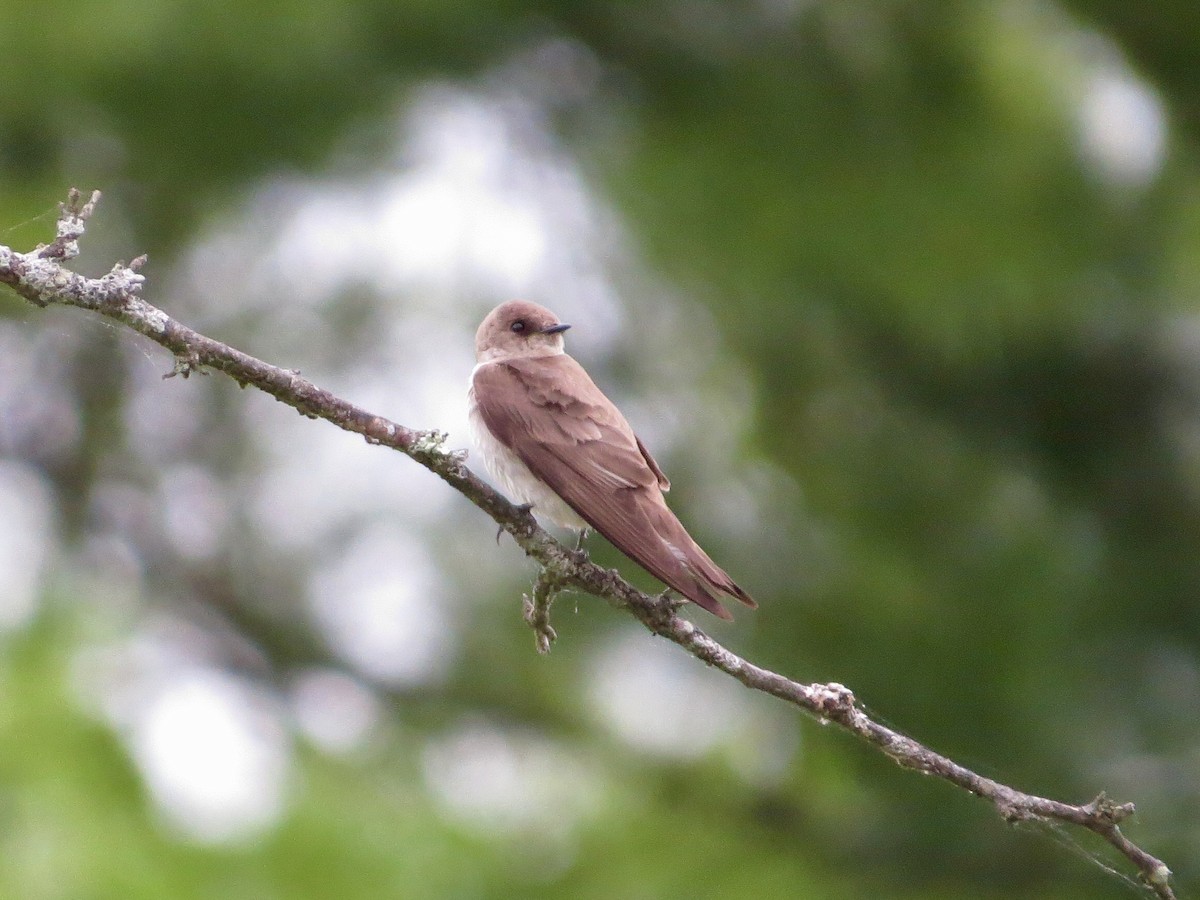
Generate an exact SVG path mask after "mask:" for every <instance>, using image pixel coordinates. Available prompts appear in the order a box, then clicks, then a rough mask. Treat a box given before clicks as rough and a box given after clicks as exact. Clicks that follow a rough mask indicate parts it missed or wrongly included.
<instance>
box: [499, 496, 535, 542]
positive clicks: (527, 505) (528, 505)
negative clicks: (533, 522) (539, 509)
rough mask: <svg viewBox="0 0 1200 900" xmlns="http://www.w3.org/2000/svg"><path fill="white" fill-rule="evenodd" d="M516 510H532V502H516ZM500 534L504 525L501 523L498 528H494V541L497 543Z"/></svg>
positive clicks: (524, 511)
mask: <svg viewBox="0 0 1200 900" xmlns="http://www.w3.org/2000/svg"><path fill="white" fill-rule="evenodd" d="M516 510H517V512H519V513H527V512H531V511H532V510H533V504H532V503H518V504H517V506H516ZM502 534H504V526H503V525H501V526H500V527H499V528H497V529H496V543H497V544H499V543H500V535H502Z"/></svg>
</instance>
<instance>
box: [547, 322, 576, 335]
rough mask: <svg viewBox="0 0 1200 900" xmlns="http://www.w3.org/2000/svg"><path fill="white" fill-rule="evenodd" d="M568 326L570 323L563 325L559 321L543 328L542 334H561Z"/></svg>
mask: <svg viewBox="0 0 1200 900" xmlns="http://www.w3.org/2000/svg"><path fill="white" fill-rule="evenodd" d="M570 327H571V326H570V325H563V324H561V323H560V324H558V325H551V326H550V327H549V328H543V329H542V334H562V333H563V332H564V331H566V330H567V329H568V328H570Z"/></svg>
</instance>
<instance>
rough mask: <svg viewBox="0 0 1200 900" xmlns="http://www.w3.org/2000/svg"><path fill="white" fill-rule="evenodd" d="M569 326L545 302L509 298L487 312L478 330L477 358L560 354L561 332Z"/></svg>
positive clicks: (480, 360)
mask: <svg viewBox="0 0 1200 900" xmlns="http://www.w3.org/2000/svg"><path fill="white" fill-rule="evenodd" d="M570 327H571V326H570V325H564V324H563V323H561V322H559V321H558V316H556V315H555V314H554V313H552V312H550V310H548V309H546V307H544V306H538V305H537V304H536V303H530V302H529V301H528V300H509V301H508V302H507V303H501V304H500V305H499V306H497V307H496V308H495V309H493V310H492V311H491V312H490V313H488V315H487V318H486V319H484V320H483V323H482V324H481V325H480V326H479V330H478V331H477V332H475V359H476V361H477V362H481V363H482V362H491V361H493V360H497V359H512V358H514V357H518V358H519V357H531V356H557V355H558V354H559V353H562V352H563V335H562V333H563V332H564V331H566V330H567V329H568V328H570Z"/></svg>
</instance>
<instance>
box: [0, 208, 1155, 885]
mask: <svg viewBox="0 0 1200 900" xmlns="http://www.w3.org/2000/svg"><path fill="white" fill-rule="evenodd" d="M99 198H100V194H99V192H98V191H97V192H94V193H93V194H92V195H91V199H90V200H89V201H88V202H87V203H86V204H81V203H80V200H81V199H82V197H81V195H80V194H79V192H78V191H75V190H72V192H71V195H70V197H69V198H68V201H67V203H65V204H63V207H62V216H61V218H60V220H59V224H58V235H57V237H56V238H55V240H54V242H53V243H51V244H49V245H48V246H45V247H41V248H39V249H37V250H35V251H33V252H32V253H17V252H15V251H13V250H11V249H9V248H8V247H4V246H0V283H4V284H8V285H9V286H11V287H12V288H13V290H15V291H16V292H17V293H18V294H20V295H21V296H22V297H24V298H25V299H27V300H29V301H30V302H32V303H34V304H36V305H38V306H46V305H47V304H50V303H59V304H65V305H68V306H78V307H80V308H82V309H87V310H91V311H92V312H95V313H98V314H100V315H102V316H106V317H107V318H109V319H113V320H115V321H118V322H121V323H122V324H124V325H127V326H128V327H129V328H132V329H133V330H134V331H136V332H138V333H139V334H142V335H145V336H146V337H148V338H150V340H152V341H154V342H155V343H157V344H159V345H161V346H163V347H165V348H166V349H167V350H168V351H170V352H171V353H172V354H173V356H174V358H175V364H174V367H173V369H172V371H171V372H169V373H168V376H170V375H176V374H180V375H183V376H184V377H187V376H188V375H189V374H190V373H192V372H196V371H203V370H204V369H215V370H217V371H220V372H224V373H225V374H227V375H229V376H230V377H231V378H233V379H234V380H235V381H237V382H238V383H239V384H241V385H243V386H245V385H248V384H252V385H254V386H255V387H257V388H259V389H260V390H263V391H265V392H266V393H268V394H270V395H271V396H273V397H275V399H277V400H279V401H280V402H282V403H286V404H287V405H288V406H291V407H292V408H294V409H295V410H297V411H298V412H299V413H300V414H301V415H304V416H308V417H310V418H319V419H326V420H328V421H330V422H332V423H333V424H335V425H337V426H338V427H339V428H343V429H345V430H347V431H352V432H355V433H357V434H361V435H363V437H364V438H366V440H367V441H368V442H370V443H373V444H383V445H385V446H387V447H391V448H393V449H395V450H399V451H400V452H401V453H404V454H406V455H407V456H409V457H411V458H412V459H414V460H415V461H416V462H418V463H420V464H421V465H423V466H424V467H425V468H427V469H429V470H430V471H431V472H433V473H434V474H435V475H437V476H438V477H440V478H441V479H442V480H443V481H445V482H447V483H448V484H449V485H450V486H451V487H453V488H454V489H455V490H457V491H459V492H460V493H461V494H463V495H464V496H465V497H467V499H469V500H470V501H471V502H472V503H474V504H475V505H476V506H478V507H479V508H480V509H482V510H483V511H484V512H486V513H487V514H488V515H489V516H491V517H492V518H493V519H494V520H495V521H496V522H497V524H499V525H500V527H501V528H502V529H503V530H505V531H507V532H508V533H509V534H511V535H512V536H513V538H514V539H515V540H516V542H517V544H518V545H519V546H520V547H521V549H522V550H524V551H525V553H526V554H528V555H529V556H531V557H532V558H533V559H535V560H536V561H537V562H538V563H539V564H540V565H541V567H542V571H541V572H540V574H539V576H538V579H537V581H536V582H535V585H534V589H533V595H532V598H526V605H525V618H526V621H527V622H528V623H529V624H530V626H531V627H532V628H533V629H534V631H535V633H536V635H537V645H538V649H539V651H541V652H546V651H547V650H548V649H549V647H550V644H551V642H552V641H553V640H554V638H555V633H554V629H553V628H551V627H550V618H549V612H550V604H551V603H552V602H553V599H554V596H555V594H556V593H558V592H559V591H560V590H562V589H563V588H565V587H574V588H577V589H579V590H582V591H585V592H587V593H589V594H593V595H595V596H597V597H601V598H603V599H605V600H608V601H609V602H610V603H612V604H614V605H616V606H618V607H622V608H624V609H626V610H628V611H629V612H630V613H631V614H632V615H633V616H634V617H636V618H637V619H638V620H639V621H640V622H641V623H642V624H643V625H645V626H646V628H648V629H649V630H650V631H652V632H653V633H654V634H657V635H661V636H662V637H665V638H667V639H668V640H670V641H672V642H674V643H676V644H678V645H679V646H680V647H682V648H683V649H684V650H686V651H687V652H688V653H690V654H692V655H693V656H695V657H696V658H697V659H699V660H702V661H703V662H705V663H707V664H708V665H710V666H713V667H714V668H717V669H720V670H721V671H722V672H725V673H726V674H728V675H730V676H732V677H733V678H736V679H737V680H738V681H740V682H741V683H742V684H744V685H746V686H747V687H749V688H753V689H754V690H757V691H762V692H763V693H767V694H771V695H773V696H775V697H778V698H780V699H781V700H784V701H786V702H788V703H790V704H792V705H793V706H796V707H799V708H800V709H801V710H803V711H804V712H807V713H809V714H810V715H812V716H815V717H816V718H817V719H818V720H820V721H822V722H832V723H834V724H836V725H838V726H840V727H841V728H843V729H845V730H846V731H848V732H850V733H851V734H853V735H856V736H857V737H859V738H861V739H862V740H864V741H866V742H867V743H869V744H871V745H873V746H875V747H877V748H879V749H880V750H881V751H882V752H883V753H885V754H886V755H887V756H889V757H891V758H892V759H893V760H895V762H896V763H898V764H899V765H901V766H903V767H904V768H907V769H914V770H916V771H919V772H925V773H927V774H930V775H936V776H937V777H939V778H942V779H944V780H946V781H949V782H951V783H952V784H956V785H958V786H959V787H961V788H963V789H965V790H966V791H968V792H970V793H972V794H974V795H976V796H978V797H982V798H984V799H986V800H988V801H990V802H991V803H992V805H993V806H995V808H996V810H997V812H998V813H999V814H1000V816H1001V817H1002V818H1003V819H1005V820H1006V821H1008V822H1022V821H1031V820H1038V821H1058V822H1065V823H1069V824H1072V825H1077V826H1079V827H1081V828H1085V829H1087V830H1089V831H1092V832H1094V833H1095V834H1097V835H1099V836H1100V837H1101V838H1103V839H1104V840H1105V841H1107V842H1108V843H1109V844H1110V845H1111V846H1113V847H1114V848H1115V849H1116V850H1117V851H1118V852H1119V853H1120V854H1121V855H1123V856H1124V857H1126V858H1127V859H1128V860H1129V861H1130V862H1131V863H1132V864H1133V865H1134V867H1135V868H1136V869H1137V871H1138V873H1139V875H1140V876H1141V879H1142V882H1143V883H1144V884H1145V885H1146V887H1147V888H1148V889H1149V890H1150V891H1151V892H1153V893H1154V894H1155V895H1156V896H1158V897H1160V898H1163V900H1173V898H1174V897H1175V894H1174V891H1173V890H1172V887H1171V871H1170V869H1168V868H1167V866H1166V864H1165V863H1163V862H1162V861H1161V860H1159V859H1156V858H1155V857H1154V856H1152V855H1151V854H1149V853H1148V852H1146V851H1145V850H1143V849H1142V848H1140V847H1138V846H1137V845H1136V844H1134V843H1133V842H1132V841H1130V840H1129V839H1128V838H1127V837H1125V835H1124V834H1123V833H1122V832H1121V830H1120V827H1119V826H1120V823H1121V822H1123V821H1124V820H1125V819H1127V818H1128V817H1129V816H1130V815H1131V814H1132V813H1133V804H1131V803H1124V804H1117V803H1114V802H1112V801H1110V800H1109V799H1108V798H1107V797H1106V796H1105V795H1104V794H1100V795H1099V796H1098V797H1096V799H1094V800H1092V801H1091V802H1089V803H1084V804H1079V805H1074V804H1070V803H1062V802H1060V801H1057V800H1048V799H1046V798H1044V797H1037V796H1034V795H1032V794H1027V793H1024V792H1022V791H1018V790H1016V789H1014V788H1011V787H1008V786H1007V785H1004V784H1001V783H1000V782H998V781H995V780H993V779H991V778H985V777H983V776H982V775H978V774H976V773H975V772H972V771H971V770H970V769H967V768H965V767H963V766H960V765H959V764H958V763H956V762H954V761H953V760H951V759H948V758H947V757H945V756H942V755H941V754H938V753H935V752H934V751H933V750H930V749H929V748H928V747H925V746H924V745H922V744H920V743H918V742H917V741H915V740H913V739H912V738H910V737H907V736H905V735H903V734H901V733H899V732H897V731H894V730H893V729H891V728H888V727H887V726H886V725H882V724H880V723H879V722H876V721H874V720H873V719H872V718H871V717H870V716H868V715H867V714H866V713H865V712H864V711H863V710H862V708H861V707H860V706H859V705H858V703H857V702H856V700H855V698H854V694H853V692H852V691H851V690H850V689H849V688H847V687H844V686H843V685H840V684H836V683H830V684H800V683H799V682H796V681H792V680H791V679H789V678H785V677H784V676H783V675H780V674H778V673H776V672H772V671H770V670H768V669H764V668H761V667H760V666H756V665H754V664H753V663H751V662H748V661H747V660H745V659H742V658H741V657H740V656H738V655H737V654H735V653H733V652H731V651H730V650H728V649H726V648H725V647H723V646H722V645H721V644H719V643H717V642H716V641H714V640H713V639H712V638H711V637H709V636H708V635H707V634H705V633H704V632H703V631H701V630H700V629H699V628H697V627H696V626H695V625H693V624H692V623H691V622H689V621H687V620H686V619H682V618H680V617H679V616H678V615H677V610H678V608H679V606H678V604H677V603H676V602H674V601H673V600H672V599H671V598H670V597H667V596H665V595H664V596H658V597H655V596H651V595H648V594H644V593H642V592H641V591H639V590H637V589H636V588H635V587H633V586H632V585H631V584H629V582H627V581H625V580H624V579H623V578H622V577H621V576H620V575H619V574H618V573H617V572H616V571H615V570H611V569H603V568H601V567H600V566H597V565H596V564H595V563H592V562H591V561H590V560H588V559H587V557H586V556H585V555H584V554H581V553H576V552H574V551H572V550H568V549H567V548H565V547H563V546H562V545H561V544H559V543H558V542H557V541H555V540H554V538H553V537H551V536H550V535H549V534H548V533H547V532H546V531H544V530H543V529H541V528H540V527H539V526H538V525H537V523H536V522H535V521H534V519H533V516H532V515H530V513H529V511H528V510H527V509H524V508H521V507H518V506H514V505H513V504H512V503H510V502H509V501H508V500H506V499H505V498H504V497H502V496H501V495H500V494H498V493H496V492H495V491H494V490H492V488H491V487H489V486H488V485H487V484H485V483H484V482H483V481H481V480H480V479H479V478H477V477H476V476H475V475H474V474H473V473H472V472H471V471H470V470H469V469H468V468H467V467H466V466H464V465H463V454H460V453H452V452H448V451H446V450H445V449H444V448H443V445H444V443H445V440H446V436H445V435H444V434H442V433H440V432H437V431H415V430H413V429H410V428H405V427H404V426H402V425H398V424H396V423H395V422H391V421H389V420H387V419H385V418H383V417H382V416H376V415H373V414H371V413H370V412H367V411H366V410H363V409H360V408H359V407H357V406H354V405H353V404H351V403H348V402H346V401H345V400H342V399H340V398H338V397H336V396H334V395H333V394H331V393H330V392H328V391H326V390H322V389H321V388H319V387H317V386H316V385H314V384H313V383H312V382H310V381H308V380H306V379H304V378H302V377H301V376H300V373H299V372H296V371H293V370H287V369H281V368H278V367H276V366H272V365H269V364H268V363H265V362H263V361H262V360H259V359H255V358H254V357H253V356H249V355H247V354H245V353H242V352H241V351H239V350H235V349H234V348H232V347H229V346H227V345H225V344H222V343H221V342H219V341H215V340H213V339H211V338H208V337H205V336H204V335H202V334H199V333H198V332H196V331H193V330H192V329H190V328H188V327H186V326H184V325H182V324H180V323H179V322H177V321H175V320H174V319H172V318H171V317H170V316H168V315H167V314H166V313H165V312H163V311H162V310H160V309H158V308H157V307H154V306H152V305H150V304H149V303H147V302H146V301H145V300H143V299H142V298H141V296H140V290H141V287H142V282H143V277H142V276H141V275H140V274H138V272H137V270H138V268H139V267H140V266H141V264H142V263H143V262H144V261H145V260H144V257H142V258H139V259H136V260H134V261H133V262H132V263H130V264H129V265H128V266H126V265H124V264H122V263H118V264H117V265H116V266H114V267H113V269H112V271H111V272H109V274H107V275H105V276H104V277H103V278H98V279H90V278H83V277H82V276H79V275H76V274H75V273H73V272H70V271H68V270H67V269H64V268H63V267H62V265H61V261H62V260H66V259H70V258H71V257H73V256H74V255H75V254H76V253H77V252H78V240H79V238H80V237H81V236H82V235H83V232H84V228H85V225H86V222H87V219H88V217H89V216H90V215H91V213H92V211H93V210H94V208H95V205H96V203H97V201H98V200H99Z"/></svg>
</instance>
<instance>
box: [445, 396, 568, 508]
mask: <svg viewBox="0 0 1200 900" xmlns="http://www.w3.org/2000/svg"><path fill="white" fill-rule="evenodd" d="M467 421H468V423H469V424H470V429H471V443H472V444H474V446H475V451H476V453H478V454H479V458H480V459H481V460H482V461H483V466H484V468H485V469H487V472H488V474H489V475H490V476H491V477H492V480H493V481H494V482H495V483H496V487H498V488H499V489H500V490H501V491H502V492H503V493H504V494H505V495H506V496H507V497H508V499H510V500H511V501H513V502H514V503H529V504H531V505H532V506H533V511H534V513H536V514H537V515H538V516H542V517H544V518H547V519H549V520H550V521H551V522H553V523H554V524H555V525H559V526H561V527H563V528H573V529H574V530H576V531H581V530H582V529H584V528H587V527H588V524H587V523H586V522H585V521H583V519H581V518H580V517H579V514H578V513H576V512H575V510H573V509H571V507H570V506H568V505H567V504H566V503H565V502H564V501H563V499H562V498H561V497H559V496H558V494H556V493H554V491H553V490H552V489H551V488H550V486H549V485H547V484H546V483H545V482H544V481H542V480H541V479H540V478H538V477H537V476H536V475H534V474H533V473H532V472H531V471H529V467H528V466H527V465H525V463H523V462H522V461H521V459H520V457H518V456H517V455H516V454H515V453H513V452H512V451H511V450H509V449H508V447H506V446H505V445H504V444H503V443H501V442H500V441H499V440H497V439H496V437H495V435H493V434H492V433H491V431H489V430H488V427H487V425H486V424H485V423H484V421H483V416H482V415H481V414H480V412H479V409H478V407H477V406H476V404H475V392H474V391H473V390H472V391H471V394H470V398H469V402H468V415H467Z"/></svg>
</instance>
